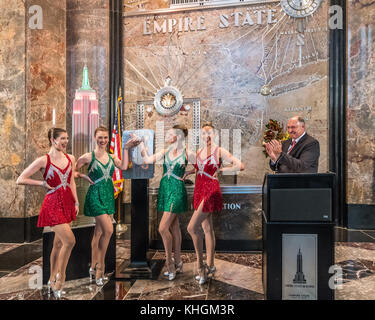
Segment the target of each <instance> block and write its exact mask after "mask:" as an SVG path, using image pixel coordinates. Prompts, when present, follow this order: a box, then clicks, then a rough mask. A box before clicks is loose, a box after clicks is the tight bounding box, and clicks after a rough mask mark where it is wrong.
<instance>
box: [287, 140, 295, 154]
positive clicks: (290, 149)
mask: <svg viewBox="0 0 375 320" xmlns="http://www.w3.org/2000/svg"><path fill="white" fill-rule="evenodd" d="M295 145H296V140H293V143H292V145H291V146H290V147H289V149H288V154H289V153H290V151H292V149H293V148H294V146H295Z"/></svg>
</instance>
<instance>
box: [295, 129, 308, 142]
mask: <svg viewBox="0 0 375 320" xmlns="http://www.w3.org/2000/svg"><path fill="white" fill-rule="evenodd" d="M305 134H306V131H305V132H304V133H302V134H301V135H300V136H299V137H298V138H297V139H296V140H295V141H296V143H298V141H300V140H301V139H302V137H303V136H304V135H305ZM292 142H293V139H292Z"/></svg>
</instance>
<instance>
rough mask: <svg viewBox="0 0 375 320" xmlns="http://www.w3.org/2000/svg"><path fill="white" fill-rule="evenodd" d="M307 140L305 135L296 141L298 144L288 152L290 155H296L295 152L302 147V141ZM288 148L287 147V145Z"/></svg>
mask: <svg viewBox="0 0 375 320" xmlns="http://www.w3.org/2000/svg"><path fill="white" fill-rule="evenodd" d="M306 138H307V133H305V135H304V136H303V137H302V138H301V140H300V141H298V143H296V145H295V146H294V148H293V149H292V150H291V151H290V153H289V154H290V155H294V154H295V153H297V151H298V150H299V149H300V148H301V147H302V146H303V145H304V141H305V140H306ZM288 146H289V145H288Z"/></svg>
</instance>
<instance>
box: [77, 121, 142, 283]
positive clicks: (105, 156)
mask: <svg viewBox="0 0 375 320" xmlns="http://www.w3.org/2000/svg"><path fill="white" fill-rule="evenodd" d="M95 140H96V148H95V150H94V151H92V152H89V153H86V154H84V155H83V156H81V157H80V158H79V159H78V161H77V166H76V168H77V169H76V170H79V169H80V168H82V167H84V166H86V165H88V166H89V167H88V175H85V174H82V173H80V172H78V171H76V177H80V178H84V179H86V180H87V181H88V182H89V183H90V187H89V190H88V191H87V194H86V199H85V207H84V215H85V216H89V217H95V230H94V235H93V238H92V241H91V249H92V251H91V252H92V256H91V268H90V270H89V274H90V280H93V279H94V277H95V279H96V284H97V285H98V286H102V285H103V284H104V283H103V280H106V277H104V271H105V263H104V261H105V255H106V252H107V247H108V244H109V240H110V239H111V236H112V233H113V223H112V219H111V215H112V214H114V213H115V197H114V187H113V181H112V177H113V172H114V170H115V167H117V168H118V169H120V170H126V169H127V168H128V164H129V154H128V149H129V148H131V147H133V146H135V145H137V144H138V143H139V142H138V141H137V140H136V139H134V138H131V139H130V140H129V141H128V142H127V143H126V145H125V148H124V150H123V159H122V160H120V159H119V158H118V157H117V156H115V155H113V154H109V153H108V152H107V151H106V148H107V146H108V142H109V132H108V129H107V128H104V127H99V128H97V129H96V130H95Z"/></svg>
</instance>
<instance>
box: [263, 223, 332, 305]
mask: <svg viewBox="0 0 375 320" xmlns="http://www.w3.org/2000/svg"><path fill="white" fill-rule="evenodd" d="M285 235H286V236H290V235H292V236H293V235H298V237H300V238H301V239H303V237H306V236H307V237H316V248H315V250H309V252H308V253H306V252H302V253H301V252H299V249H298V248H297V247H296V248H295V250H294V251H295V256H294V257H292V259H289V260H288V261H287V262H284V263H285V265H284V268H285V269H288V270H283V259H285V257H283V255H286V254H287V253H286V252H285V251H287V250H286V249H285V248H283V237H285ZM296 245H297V246H298V247H300V246H299V244H298V243H296ZM314 251H315V254H316V258H314V259H315V261H316V265H306V263H305V262H306V261H309V260H310V261H311V259H308V258H311V257H306V254H310V255H311V254H314V253H312V252H314ZM314 259H313V260H314ZM262 264H263V265H262V277H263V289H264V294H265V298H266V299H267V300H282V299H285V300H289V299H296V300H304V299H311V296H309V295H308V294H307V295H304V294H303V290H304V288H306V287H307V288H308V286H310V287H311V289H313V288H312V287H313V286H315V285H313V284H312V283H311V282H310V280H311V277H310V279H309V275H311V270H314V269H315V270H316V274H315V275H314V277H315V278H316V282H315V283H316V293H317V296H316V299H317V300H333V299H334V290H333V289H331V288H330V287H329V282H330V278H331V277H332V276H333V274H330V273H329V269H330V267H331V266H333V265H334V224H333V223H293V222H267V220H266V217H265V216H263V262H262ZM285 266H287V267H285ZM307 270H310V272H306V271H307ZM288 271H291V272H292V274H293V275H294V277H289V278H288V277H287V276H286V275H283V272H284V273H286V272H288ZM291 272H289V274H290V273H291ZM304 280H305V282H304ZM288 287H289V288H288ZM291 287H292V288H294V289H292V290H291V292H294V295H289V296H288V294H285V293H284V297H283V290H290V288H291ZM296 287H297V289H296ZM298 287H299V288H298ZM301 292H302V294H301ZM296 293H297V294H296Z"/></svg>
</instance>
